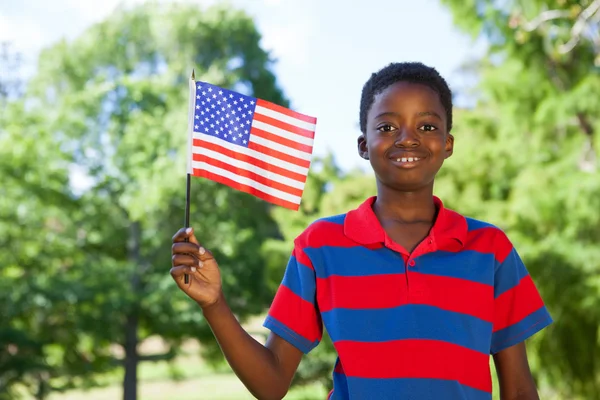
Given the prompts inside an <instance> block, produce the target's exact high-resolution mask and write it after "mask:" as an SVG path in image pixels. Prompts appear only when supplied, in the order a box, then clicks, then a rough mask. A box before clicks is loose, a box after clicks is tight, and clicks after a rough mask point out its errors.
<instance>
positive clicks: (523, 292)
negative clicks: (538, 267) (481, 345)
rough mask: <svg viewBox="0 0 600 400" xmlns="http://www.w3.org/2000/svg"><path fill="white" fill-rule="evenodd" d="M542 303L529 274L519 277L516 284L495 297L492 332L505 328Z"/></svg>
mask: <svg viewBox="0 0 600 400" xmlns="http://www.w3.org/2000/svg"><path fill="white" fill-rule="evenodd" d="M543 305H544V301H543V300H542V298H541V296H540V294H539V292H538V290H537V288H536V287H535V284H534V283H533V280H532V279H531V276H530V275H527V276H525V277H524V278H523V279H521V282H519V284H518V285H516V286H515V287H513V288H512V289H509V290H507V291H506V292H504V293H502V294H501V295H500V296H498V297H497V298H496V302H495V305H494V308H495V316H494V330H493V331H494V332H496V331H499V330H501V329H504V328H507V327H509V326H511V325H513V324H516V323H517V322H519V321H521V320H522V319H523V318H525V317H527V316H528V315H530V314H531V313H533V312H535V311H537V310H539V309H540V308H541V307H542V306H543Z"/></svg>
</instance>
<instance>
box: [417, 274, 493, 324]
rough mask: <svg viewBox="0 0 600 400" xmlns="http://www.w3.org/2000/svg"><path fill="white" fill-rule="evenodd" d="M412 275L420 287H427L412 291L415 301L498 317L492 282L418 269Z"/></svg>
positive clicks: (451, 309) (449, 309)
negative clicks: (496, 315) (486, 283)
mask: <svg viewBox="0 0 600 400" xmlns="http://www.w3.org/2000/svg"><path fill="white" fill-rule="evenodd" d="M408 279H409V280H412V282H413V284H416V285H418V286H419V288H421V287H423V290H422V291H421V293H422V294H420V295H417V293H418V291H417V292H415V293H414V294H413V293H411V295H410V296H411V297H410V302H411V303H412V304H425V305H429V306H434V307H438V308H441V309H442V310H448V311H453V312H458V313H461V314H467V315H472V316H474V317H477V318H480V319H482V320H484V321H488V322H493V321H494V287H493V286H491V285H484V284H483V283H479V282H473V281H469V280H465V279H459V278H453V277H448V276H439V275H429V274H420V273H418V272H409V276H408ZM473 299H477V300H476V301H473Z"/></svg>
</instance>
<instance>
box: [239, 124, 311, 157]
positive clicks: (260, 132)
mask: <svg viewBox="0 0 600 400" xmlns="http://www.w3.org/2000/svg"><path fill="white" fill-rule="evenodd" d="M250 134H251V135H256V136H260V137H261V138H263V139H267V140H270V141H272V142H275V143H279V144H281V145H284V146H287V147H291V148H292V149H296V150H299V151H303V152H305V153H312V146H308V145H306V144H302V143H298V142H294V141H293V140H290V139H286V138H284V137H281V136H278V135H275V134H273V133H271V132H267V131H263V130H262V129H258V128H256V127H254V126H253V127H252V129H251V130H250Z"/></svg>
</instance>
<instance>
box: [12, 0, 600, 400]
mask: <svg viewBox="0 0 600 400" xmlns="http://www.w3.org/2000/svg"><path fill="white" fill-rule="evenodd" d="M0 43H1V44H0V177H1V184H0V399H3V400H4V399H20V398H22V399H49V400H56V399H66V400H74V399H83V398H85V399H87V400H98V399H124V400H135V399H143V400H158V399H215V400H220V399H251V398H252V396H251V395H250V394H249V393H248V392H247V391H246V390H245V389H244V387H243V386H242V384H241V383H240V382H239V381H238V380H237V378H236V377H235V376H234V375H233V374H232V372H231V370H230V368H229V367H228V366H227V365H226V364H224V362H223V358H222V356H221V353H220V351H219V349H218V347H217V345H216V343H215V341H214V339H213V338H212V335H211V332H210V329H209V328H208V327H207V325H206V324H205V322H204V321H203V318H202V315H201V313H200V312H199V310H198V309H197V307H194V304H192V303H191V302H190V301H189V300H188V299H187V298H186V297H185V296H184V295H183V294H182V293H181V292H180V291H179V290H178V289H177V288H176V286H175V284H174V282H172V280H171V278H170V276H169V274H168V271H169V268H170V246H171V236H172V235H173V234H174V233H175V231H176V230H177V229H179V228H180V227H181V226H182V225H183V218H184V204H185V154H186V153H185V152H186V144H187V142H186V140H187V137H186V128H187V98H188V79H189V76H190V73H191V70H192V68H195V71H196V76H197V78H198V79H201V80H205V81H209V82H211V83H213V84H216V85H220V86H224V87H229V88H234V89H235V90H238V91H241V92H244V93H247V94H253V95H255V96H256V97H260V98H263V99H266V100H270V101H273V102H276V103H278V104H281V105H284V106H288V107H291V108H292V109H294V110H296V111H299V112H302V113H305V114H309V115H313V116H316V117H317V118H318V124H317V134H316V139H315V140H316V141H315V157H314V159H313V164H312V167H311V174H310V175H309V178H308V181H307V187H306V190H305V194H304V197H303V202H302V206H301V209H300V211H299V212H293V211H289V210H285V209H281V208H277V207H272V206H270V205H268V204H267V203H265V202H262V201H260V200H258V199H256V198H254V197H252V196H250V195H246V194H243V193H239V192H236V191H234V190H233V189H230V188H228V187H226V186H223V185H218V184H216V183H213V182H210V181H207V180H203V179H200V178H196V179H194V180H193V181H192V210H191V222H192V226H194V227H195V229H196V232H197V235H198V236H199V238H200V239H201V240H202V241H204V242H205V244H206V246H207V247H209V248H211V249H212V250H213V252H214V253H215V254H216V257H217V259H218V260H219V263H220V265H221V268H222V273H223V281H224V290H225V293H226V296H227V298H228V300H229V302H230V304H231V306H232V308H233V309H234V311H235V313H236V314H237V315H238V317H239V318H240V320H241V321H243V323H244V324H245V326H246V328H247V329H248V330H249V331H250V332H251V333H252V334H253V335H255V336H256V338H257V339H259V340H264V338H265V335H266V331H265V330H264V329H263V328H262V327H261V324H262V320H263V318H264V314H265V312H266V309H267V308H268V306H269V304H270V301H271V299H272V297H273V295H274V293H275V290H276V289H277V286H278V285H279V283H280V281H281V278H282V276H283V271H284V268H285V265H286V262H287V258H288V256H289V253H290V251H291V246H292V240H293V238H294V237H295V236H296V235H297V234H299V233H300V232H301V231H302V230H303V229H304V228H305V227H306V226H307V225H308V224H309V223H310V222H312V221H313V220H314V219H316V218H318V217H321V216H324V215H331V214H337V213H342V212H345V211H347V210H349V209H351V208H353V207H356V206H357V205H358V204H360V203H361V202H362V201H363V200H364V199H365V198H366V197H367V196H370V195H372V194H374V193H375V186H374V180H373V176H372V173H370V172H369V166H368V164H366V162H363V161H361V159H360V158H359V157H358V155H357V153H356V150H355V146H356V137H357V136H358V134H359V129H358V106H359V100H360V90H361V88H362V85H363V83H364V82H365V81H366V80H367V79H368V78H369V76H370V74H371V73H372V72H374V71H376V70H377V69H379V68H381V67H383V66H384V65H386V64H388V63H389V62H393V61H422V62H424V63H426V64H429V65H431V66H434V67H436V68H437V69H438V70H439V71H440V72H441V73H442V75H443V76H445V77H446V79H447V80H448V82H449V83H450V85H451V87H452V89H453V91H454V93H455V99H454V101H455V105H456V108H455V128H454V130H453V133H454V135H455V138H456V150H455V154H454V156H453V157H452V158H451V159H449V160H448V161H447V163H446V164H445V166H444V168H443V170H442V172H441V173H440V176H439V179H438V181H437V184H436V190H435V191H436V194H437V195H438V196H440V197H442V199H443V200H444V202H445V204H446V205H447V206H448V207H450V208H454V209H456V210H458V211H460V212H461V213H463V214H466V215H468V216H471V217H475V218H480V219H484V220H487V221H489V222H492V223H494V224H496V225H498V226H500V227H501V228H502V229H504V230H505V231H506V232H507V233H508V235H509V237H510V238H511V239H512V241H513V242H514V244H515V246H516V247H517V250H518V251H519V252H520V254H521V255H522V257H523V258H524V260H525V262H526V265H527V267H528V269H529V271H530V273H531V274H532V275H533V277H534V281H535V282H536V283H537V285H538V287H539V289H540V291H541V294H542V296H543V298H544V300H545V301H546V303H547V305H548V308H549V309H550V312H551V314H552V315H553V317H554V319H555V323H554V324H553V325H552V326H550V327H549V328H547V329H546V330H545V331H543V332H542V333H540V334H538V335H536V336H534V337H533V338H532V339H531V340H529V341H528V342H527V345H528V352H529V357H530V361H531V366H532V369H533V372H534V375H535V379H536V381H537V383H538V386H539V388H540V393H541V396H542V398H543V399H561V400H562V399H590V400H593V399H600V245H599V242H600V174H599V170H598V168H599V161H598V153H599V152H600V0H579V1H577V0H554V1H542V0H520V1H517V0H494V1H492V0H489V1H486V0H471V1H464V0H441V1H437V0H423V1H419V2H416V1H409V0H402V1H397V0H396V1H392V0H370V1H356V2H355V3H354V4H352V3H351V2H348V1H341V0H330V1H317V0H302V1H300V0H296V1H292V0H245V1H243V0H237V1H229V2H219V1H182V2H174V1H159V2H156V1H155V2H144V1H129V2H119V1H115V0H105V1H103V2H91V1H89V2H88V1H86V2H84V1H75V0H54V1H52V2H45V1H42V0H21V1H16V0H15V1H13V0H0ZM357 295H360V294H357ZM334 360H335V352H334V350H333V348H332V346H331V344H330V342H329V341H328V339H327V338H325V341H324V342H323V343H322V344H321V345H320V346H319V347H318V348H317V349H316V350H314V351H313V352H312V353H311V354H310V355H309V356H308V357H305V358H304V360H303V362H302V364H301V366H300V370H299V371H298V373H297V374H296V377H295V380H294V386H293V388H292V390H291V391H290V393H289V395H288V396H287V397H286V399H305V400H308V399H323V398H325V396H326V393H327V392H328V391H329V388H330V385H331V382H330V376H331V371H332V366H333V361H334ZM494 379H495V376H494ZM494 382H495V380H494ZM494 384H495V389H496V395H495V398H496V399H497V398H498V397H497V385H496V382H495V383H494Z"/></svg>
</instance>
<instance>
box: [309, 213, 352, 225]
mask: <svg viewBox="0 0 600 400" xmlns="http://www.w3.org/2000/svg"><path fill="white" fill-rule="evenodd" d="M345 219H346V214H339V215H332V216H329V217H323V218H319V219H318V220H316V221H315V223H316V222H319V221H326V222H332V223H334V224H338V225H344V220H345Z"/></svg>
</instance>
